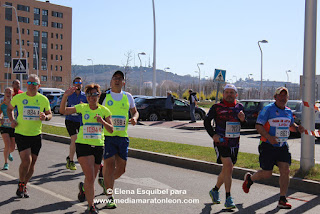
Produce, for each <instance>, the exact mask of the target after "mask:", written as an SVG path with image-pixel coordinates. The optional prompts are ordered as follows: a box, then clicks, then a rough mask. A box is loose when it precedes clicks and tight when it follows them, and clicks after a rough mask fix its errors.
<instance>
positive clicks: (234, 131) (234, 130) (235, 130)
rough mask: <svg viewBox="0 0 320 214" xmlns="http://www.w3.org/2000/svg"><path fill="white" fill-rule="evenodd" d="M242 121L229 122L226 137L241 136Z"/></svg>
mask: <svg viewBox="0 0 320 214" xmlns="http://www.w3.org/2000/svg"><path fill="white" fill-rule="evenodd" d="M240 128H241V125H240V122H227V123H226V134H225V137H229V138H237V137H240Z"/></svg>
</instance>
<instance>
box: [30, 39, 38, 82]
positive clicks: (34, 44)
mask: <svg viewBox="0 0 320 214" xmlns="http://www.w3.org/2000/svg"><path fill="white" fill-rule="evenodd" d="M30 43H31V42H28V44H30ZM32 45H33V48H34V52H35V53H36V62H37V76H38V77H39V59H38V46H39V45H36V43H34V42H33V43H32Z"/></svg>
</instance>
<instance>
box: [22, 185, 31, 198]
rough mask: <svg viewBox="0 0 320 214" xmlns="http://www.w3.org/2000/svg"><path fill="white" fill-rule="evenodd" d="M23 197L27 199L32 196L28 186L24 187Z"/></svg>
mask: <svg viewBox="0 0 320 214" xmlns="http://www.w3.org/2000/svg"><path fill="white" fill-rule="evenodd" d="M23 197H25V198H29V197H30V195H29V193H28V189H27V185H24V189H23Z"/></svg>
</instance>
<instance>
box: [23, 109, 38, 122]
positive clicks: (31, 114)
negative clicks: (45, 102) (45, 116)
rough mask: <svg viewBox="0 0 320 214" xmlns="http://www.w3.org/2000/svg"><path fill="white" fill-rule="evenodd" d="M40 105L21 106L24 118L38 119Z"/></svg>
mask: <svg viewBox="0 0 320 214" xmlns="http://www.w3.org/2000/svg"><path fill="white" fill-rule="evenodd" d="M39 115H40V107H38V106H23V119H24V120H40V118H39Z"/></svg>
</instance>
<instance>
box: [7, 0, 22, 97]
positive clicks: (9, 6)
mask: <svg viewBox="0 0 320 214" xmlns="http://www.w3.org/2000/svg"><path fill="white" fill-rule="evenodd" d="M2 7H7V8H13V9H14V12H15V14H16V20H17V26H18V31H19V47H20V54H19V58H21V56H22V47H21V33H20V25H19V21H18V14H17V9H16V8H15V7H14V6H11V5H7V4H3V5H2ZM12 66H13V65H12ZM20 82H21V90H22V91H23V82H22V74H20Z"/></svg>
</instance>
